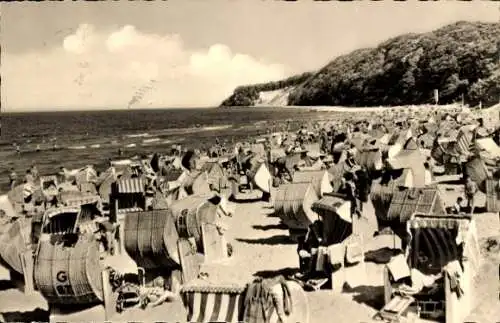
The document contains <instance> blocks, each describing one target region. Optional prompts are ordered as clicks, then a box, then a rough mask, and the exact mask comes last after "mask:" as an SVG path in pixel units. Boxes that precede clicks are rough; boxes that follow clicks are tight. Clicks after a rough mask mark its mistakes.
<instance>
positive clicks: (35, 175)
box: [31, 164, 40, 180]
mask: <svg viewBox="0 0 500 323" xmlns="http://www.w3.org/2000/svg"><path fill="white" fill-rule="evenodd" d="M31 175H33V178H34V179H35V180H37V179H38V178H39V175H40V174H39V173H38V168H37V167H36V165H35V164H32V165H31Z"/></svg>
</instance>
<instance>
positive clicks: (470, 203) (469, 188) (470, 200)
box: [465, 177, 478, 215]
mask: <svg viewBox="0 0 500 323" xmlns="http://www.w3.org/2000/svg"><path fill="white" fill-rule="evenodd" d="M477 191H478V188H477V184H476V183H475V182H474V181H473V180H472V179H471V178H470V177H467V179H466V180H465V197H466V198H467V207H468V208H469V210H470V214H471V215H472V214H473V213H474V196H475V195H476V193H477Z"/></svg>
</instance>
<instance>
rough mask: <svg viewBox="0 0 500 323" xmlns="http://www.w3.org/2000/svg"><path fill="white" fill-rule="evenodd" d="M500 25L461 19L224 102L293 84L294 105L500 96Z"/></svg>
mask: <svg viewBox="0 0 500 323" xmlns="http://www.w3.org/2000/svg"><path fill="white" fill-rule="evenodd" d="M498 35H500V25H499V24H494V23H479V22H477V23H472V22H457V23H455V24H451V25H448V26H445V27H443V28H440V29H438V30H435V31H434V32H430V33H424V34H406V35H401V36H398V37H395V38H392V39H389V40H387V41H385V42H383V43H381V44H380V45H379V46H378V47H376V48H369V49H359V50H356V51H353V52H352V53H350V54H347V55H342V56H340V57H337V58H336V59H334V60H333V61H332V62H330V63H329V64H327V65H326V66H325V67H324V68H322V69H321V70H320V71H319V72H317V73H315V74H311V73H305V74H302V75H299V76H297V77H292V78H288V79H286V80H283V81H279V82H270V83H266V84H257V85H252V86H246V87H240V88H237V89H236V90H235V91H234V93H233V95H232V96H231V97H230V98H228V99H227V100H226V101H224V102H223V105H252V104H253V102H255V100H256V99H258V97H259V92H261V91H271V90H276V89H283V88H288V87H292V89H291V91H290V93H289V96H288V104H289V105H304V106H309V105H342V106H380V105H405V104H427V103H432V102H433V92H434V90H435V89H438V90H439V93H440V103H452V102H457V101H460V100H461V99H462V96H463V97H464V99H465V102H466V103H470V104H471V105H476V104H477V103H478V102H479V101H481V102H482V103H483V105H484V106H488V105H491V104H495V103H497V102H498V100H499V98H498V96H499V91H500V90H499V88H500V87H499V70H500V66H499V64H498V60H499V57H500V42H499V41H498Z"/></svg>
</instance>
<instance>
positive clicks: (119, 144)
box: [0, 107, 332, 192]
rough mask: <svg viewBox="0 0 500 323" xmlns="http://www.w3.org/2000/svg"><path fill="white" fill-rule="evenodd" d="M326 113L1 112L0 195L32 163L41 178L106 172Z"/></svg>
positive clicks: (238, 109)
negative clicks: (85, 170) (127, 161)
mask: <svg viewBox="0 0 500 323" xmlns="http://www.w3.org/2000/svg"><path fill="white" fill-rule="evenodd" d="M328 115H332V112H318V111H315V110H311V109H296V108H290V109H289V108H282V107H279V108H278V107H272V108H265V107H232V108H203V109H198V108H182V109H154V110H142V109H129V110H121V111H117V110H108V111H64V112H35V113H31V112H30V113H2V114H1V125H2V128H1V134H0V191H1V192H6V191H7V190H8V182H9V179H8V177H9V173H10V169H11V168H14V170H15V171H16V172H17V174H18V176H19V177H20V178H21V177H22V176H24V174H25V173H26V170H27V169H28V168H30V166H31V165H32V164H35V165H36V166H37V168H38V169H39V171H40V173H41V174H44V175H45V174H54V173H56V172H58V171H59V169H60V167H61V166H64V167H66V168H68V169H74V168H80V167H83V166H85V165H94V166H95V167H96V168H97V169H98V170H104V169H105V167H106V166H107V165H108V161H109V160H110V159H121V158H131V157H133V156H142V155H148V154H152V153H155V152H159V153H166V152H168V151H170V149H171V148H172V145H174V144H180V145H182V146H183V147H188V148H208V147H210V146H211V145H213V144H214V143H215V142H216V139H218V140H219V142H221V143H226V144H231V143H235V142H239V141H245V140H248V139H250V138H252V137H256V136H259V135H262V134H265V133H268V132H269V131H271V132H273V131H279V130H280V129H281V128H280V126H279V125H283V124H289V126H290V129H298V128H299V127H300V125H301V124H303V123H304V122H309V121H312V120H317V119H322V118H326V117H327V116H328ZM15 145H19V146H20V153H17V152H16V149H15ZM119 149H121V150H122V153H123V155H122V156H120V155H119V153H118V152H119Z"/></svg>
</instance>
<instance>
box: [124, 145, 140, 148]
mask: <svg viewBox="0 0 500 323" xmlns="http://www.w3.org/2000/svg"><path fill="white" fill-rule="evenodd" d="M135 146H137V145H136V144H128V145H126V146H125V148H133V147H135Z"/></svg>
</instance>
